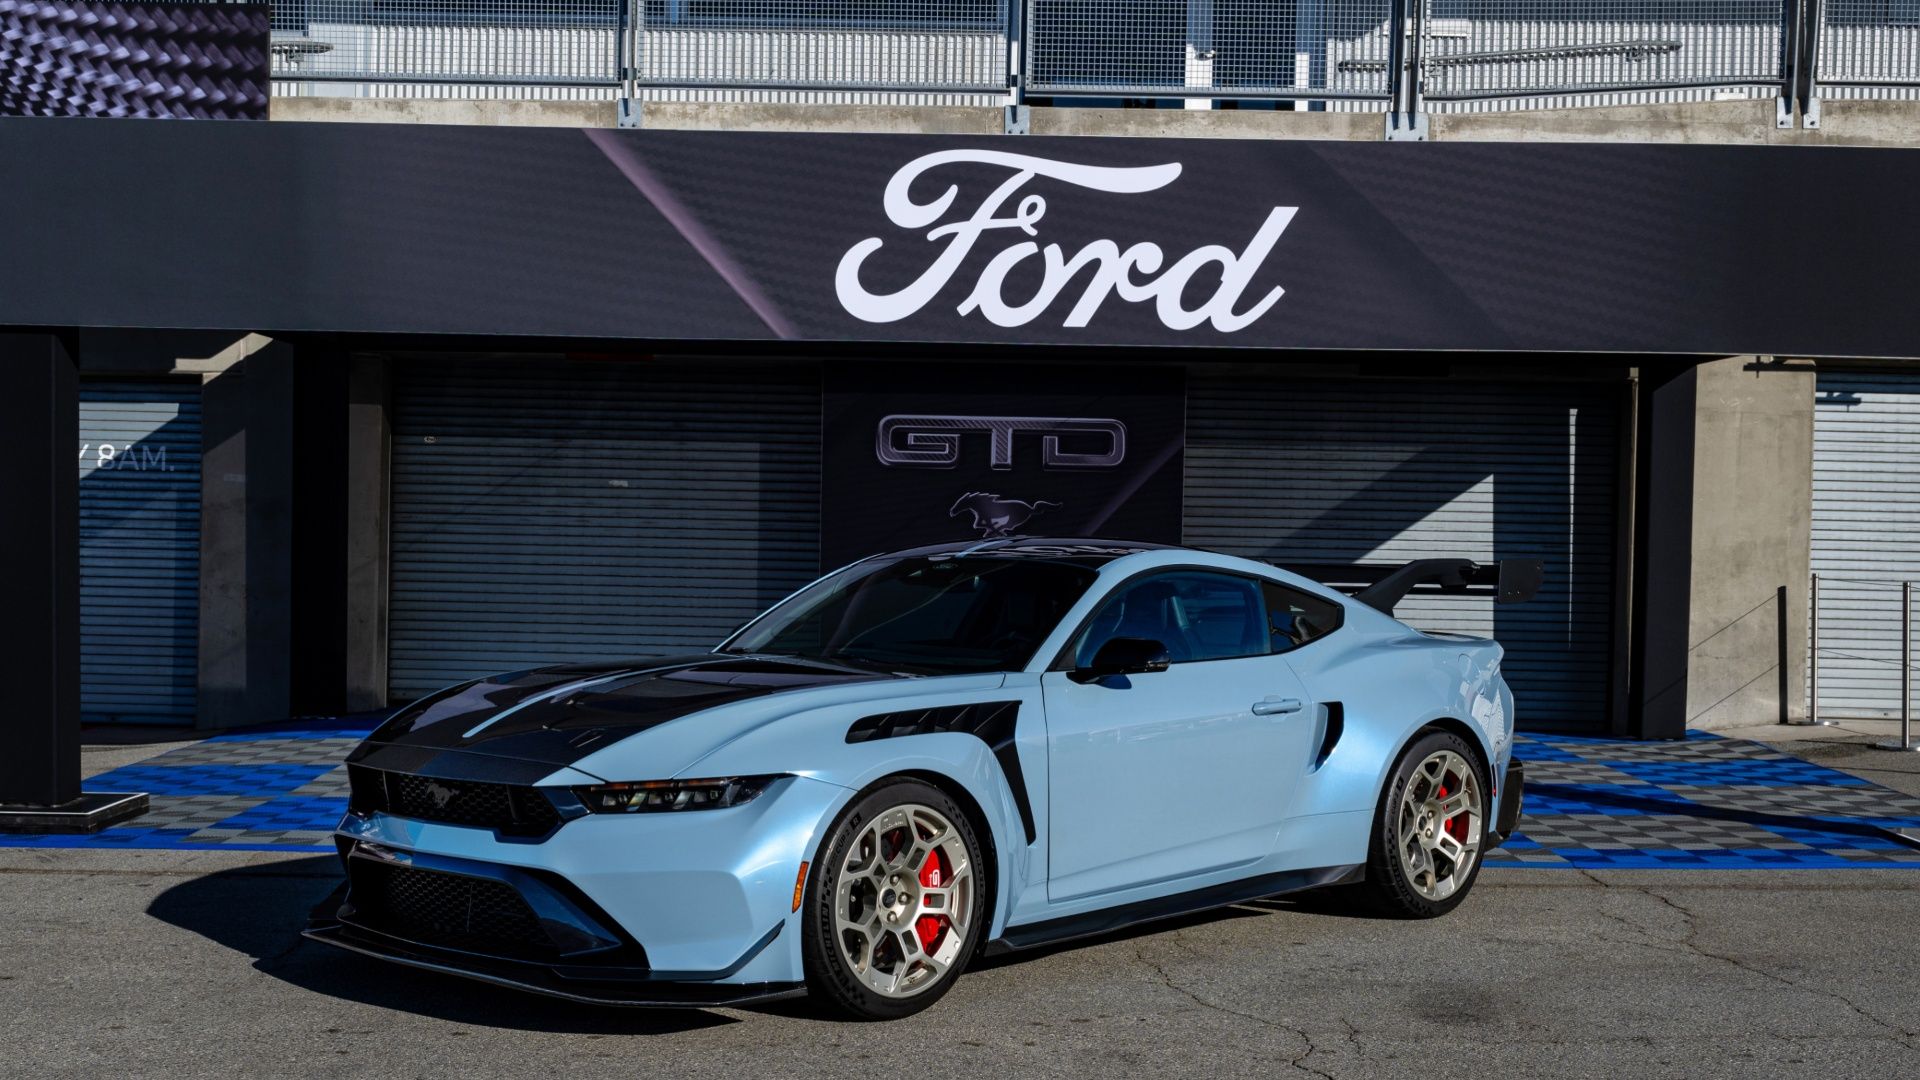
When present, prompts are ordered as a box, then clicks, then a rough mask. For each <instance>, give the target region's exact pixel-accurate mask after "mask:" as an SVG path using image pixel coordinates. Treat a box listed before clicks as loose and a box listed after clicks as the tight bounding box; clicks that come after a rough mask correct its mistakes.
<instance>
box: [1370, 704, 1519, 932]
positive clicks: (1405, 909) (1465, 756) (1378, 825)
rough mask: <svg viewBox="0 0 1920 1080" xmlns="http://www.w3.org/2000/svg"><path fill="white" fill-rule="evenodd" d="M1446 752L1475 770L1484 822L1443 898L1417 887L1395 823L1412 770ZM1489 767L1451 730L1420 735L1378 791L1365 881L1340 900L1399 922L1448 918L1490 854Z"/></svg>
mask: <svg viewBox="0 0 1920 1080" xmlns="http://www.w3.org/2000/svg"><path fill="white" fill-rule="evenodd" d="M1443 751H1450V752H1452V753H1453V754H1455V755H1457V756H1458V757H1459V759H1460V760H1462V761H1464V762H1465V763H1466V765H1467V767H1468V768H1470V769H1471V770H1472V771H1473V778H1474V781H1475V783H1477V784H1478V790H1479V798H1480V822H1479V824H1478V835H1477V837H1475V840H1476V843H1475V846H1474V847H1473V850H1472V856H1471V859H1469V860H1465V861H1466V862H1467V864H1468V865H1467V866H1466V869H1465V871H1464V873H1463V874H1461V875H1460V878H1459V881H1458V884H1457V885H1455V887H1454V888H1453V891H1452V892H1451V893H1450V894H1448V895H1446V896H1445V897H1442V898H1440V899H1433V898H1431V897H1428V896H1426V895H1423V894H1422V892H1421V889H1420V888H1419V887H1418V886H1417V885H1416V884H1415V883H1414V880H1413V877H1414V875H1413V873H1411V872H1410V871H1409V869H1408V858H1407V856H1406V854H1405V853H1404V852H1403V851H1401V850H1400V847H1399V845H1398V844H1396V843H1395V841H1394V837H1395V836H1396V834H1397V832H1398V829H1397V822H1398V817H1399V810H1400V806H1401V801H1402V798H1403V797H1404V796H1405V795H1406V792H1407V785H1408V784H1409V783H1412V782H1413V781H1414V772H1415V770H1416V769H1417V768H1418V767H1419V766H1420V764H1421V763H1422V762H1425V761H1427V760H1428V759H1429V758H1431V757H1432V756H1433V755H1435V754H1438V753H1441V752H1443ZM1489 790H1490V789H1489V787H1488V784H1487V766H1486V764H1485V762H1483V761H1481V760H1480V751H1479V750H1478V748H1476V747H1475V746H1473V745H1472V744H1471V743H1469V742H1468V741H1467V740H1466V739H1464V738H1461V737H1460V736H1458V735H1455V734H1453V733H1452V732H1450V731H1441V730H1437V729H1435V730H1428V731H1426V732H1424V733H1422V734H1421V735H1419V736H1417V737H1416V738H1415V739H1414V740H1413V742H1412V743H1410V744H1409V745H1408V746H1407V748H1406V750H1405V751H1403V752H1402V753H1401V755H1400V760H1398V761H1396V762H1394V766H1393V771H1392V772H1391V773H1389V774H1388V776H1387V783H1386V787H1385V788H1384V789H1383V790H1382V791H1381V793H1380V803H1379V805H1378V806H1377V807H1375V808H1374V815H1373V835H1372V838H1371V839H1370V840H1369V842H1368V844H1367V877H1366V880H1365V881H1362V882H1360V883H1359V884H1357V885H1352V886H1349V887H1348V888H1347V889H1345V890H1342V892H1343V895H1342V897H1341V898H1342V899H1345V900H1351V901H1352V902H1354V903H1355V904H1356V905H1357V906H1359V907H1362V908H1365V909H1366V910H1368V911H1371V912H1373V913H1375V914H1378V915H1385V916H1388V917H1390V918H1400V919H1432V918H1437V917H1438V916H1441V915H1445V914H1446V913H1447V912H1449V911H1452V910H1453V909H1454V908H1456V907H1459V906H1460V902H1461V901H1463V900H1465V899H1466V898H1467V893H1468V892H1469V891H1471V890H1472V888H1473V883H1474V881H1475V880H1477V879H1478V878H1479V876H1480V864H1481V862H1482V861H1483V859H1484V858H1485V855H1486V841H1487V829H1488V827H1489V826H1490V824H1491V822H1492V816H1493V813H1494V808H1493V807H1491V806H1489V805H1488V804H1487V798H1486V793H1487V792H1488V791H1489Z"/></svg>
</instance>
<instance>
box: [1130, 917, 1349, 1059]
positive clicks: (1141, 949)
mask: <svg viewBox="0 0 1920 1080" xmlns="http://www.w3.org/2000/svg"><path fill="white" fill-rule="evenodd" d="M1166 940H1167V941H1169V942H1171V943H1173V944H1176V945H1178V946H1179V947H1180V948H1182V949H1184V950H1186V951H1187V953H1188V954H1189V955H1192V956H1196V957H1197V956H1198V955H1199V954H1198V953H1197V952H1195V951H1194V950H1193V948H1192V947H1191V946H1189V945H1188V944H1187V943H1186V941H1185V940H1183V939H1182V937H1181V933H1180V931H1178V930H1176V931H1174V932H1173V933H1172V934H1170V935H1167V937H1166ZM1133 958H1134V959H1135V960H1136V961H1138V962H1139V963H1141V964H1143V965H1145V966H1146V967H1147V968H1149V969H1150V970H1152V971H1153V973H1154V974H1155V975H1158V976H1159V977H1160V982H1161V984H1162V985H1164V986H1166V988H1167V989H1169V990H1172V991H1173V992H1175V993H1177V994H1180V995H1181V996H1183V997H1185V998H1186V999H1187V1000H1189V1001H1191V1002H1193V1003H1194V1004H1195V1005H1198V1006H1200V1007H1201V1008H1203V1009H1208V1010H1211V1011H1213V1012H1217V1013H1222V1014H1225V1015H1227V1016H1233V1017H1238V1018H1239V1019H1242V1020H1251V1021H1253V1022H1254V1023H1256V1024H1259V1025H1261V1026H1262V1027H1267V1028H1272V1029H1273V1030H1275V1031H1279V1032H1284V1033H1285V1034H1288V1035H1292V1036H1294V1037H1295V1038H1297V1039H1299V1040H1301V1041H1302V1042H1304V1043H1306V1044H1307V1049H1306V1051H1305V1052H1304V1053H1302V1054H1299V1055H1298V1056H1296V1057H1294V1058H1293V1060H1291V1061H1289V1062H1287V1064H1288V1065H1291V1066H1292V1067H1293V1068H1294V1069H1296V1070H1298V1071H1300V1072H1303V1073H1307V1074H1308V1075H1310V1076H1318V1077H1320V1078H1321V1080H1336V1078H1335V1077H1334V1075H1333V1074H1332V1073H1330V1072H1326V1071H1324V1070H1321V1069H1316V1068H1314V1067H1313V1066H1311V1065H1308V1064H1307V1063H1306V1062H1307V1059H1308V1058H1311V1057H1312V1056H1313V1055H1315V1054H1317V1053H1320V1045H1319V1043H1317V1042H1316V1041H1315V1040H1314V1037H1313V1036H1312V1034H1310V1033H1308V1032H1307V1031H1305V1030H1303V1029H1301V1028H1295V1027H1288V1026H1287V1025H1285V1024H1282V1023H1279V1022H1278V1021H1274V1020H1269V1019H1268V1018H1266V1017H1264V1016H1258V1015H1255V1014H1253V1013H1249V1012H1241V1011H1240V1010H1238V1009H1230V1008H1228V1007H1227V1006H1225V1005H1222V1004H1220V1003H1219V1002H1217V1001H1211V1000H1208V999H1207V998H1204V997H1202V996H1200V994H1198V993H1197V992H1195V991H1194V990H1192V989H1190V988H1189V987H1186V986H1182V985H1181V984H1180V983H1179V982H1176V981H1175V980H1174V977H1173V973H1172V972H1169V971H1168V970H1167V969H1166V967H1165V966H1164V965H1162V964H1161V963H1160V962H1159V961H1157V960H1154V959H1152V958H1151V957H1149V956H1147V952H1146V947H1145V946H1143V945H1136V946H1134V949H1133ZM1340 1022H1341V1023H1342V1024H1343V1025H1345V1026H1346V1028H1347V1031H1348V1035H1347V1037H1348V1039H1349V1040H1351V1039H1352V1038H1353V1037H1354V1034H1355V1033H1354V1031H1353V1025H1352V1024H1349V1023H1347V1021H1346V1020H1345V1019H1342V1020H1341V1021H1340Z"/></svg>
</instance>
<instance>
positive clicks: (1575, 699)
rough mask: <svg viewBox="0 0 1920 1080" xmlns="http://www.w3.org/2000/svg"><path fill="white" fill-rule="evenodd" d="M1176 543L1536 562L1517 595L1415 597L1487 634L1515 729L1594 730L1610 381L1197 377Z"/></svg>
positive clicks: (1380, 558)
mask: <svg viewBox="0 0 1920 1080" xmlns="http://www.w3.org/2000/svg"><path fill="white" fill-rule="evenodd" d="M1189 387H1190V389H1189V393H1188V403H1187V456H1186V525H1185V535H1186V541H1187V543H1189V544H1191V545H1194V546H1197V547H1202V548H1210V549H1213V550H1217V551H1225V552H1230V553H1233V554H1237V555H1245V556H1250V557H1253V558H1257V559H1266V560H1270V561H1274V562H1280V563H1283V564H1284V563H1285V562H1287V561H1289V560H1292V561H1296V562H1398V561H1404V560H1408V559H1417V558H1429V557H1438V556H1463V557H1466V558H1471V559H1476V560H1483V561H1484V560H1488V559H1497V558H1533V557H1537V558H1541V559H1543V560H1545V567H1546V582H1545V585H1544V587H1543V588H1542V590H1541V593H1540V595H1539V597H1537V598H1536V599H1535V600H1533V601H1531V602H1529V603H1524V604H1503V605H1495V604H1494V603H1493V602H1492V600H1491V598H1478V597H1472V598H1469V597H1453V598H1409V599H1408V600H1406V601H1405V602H1403V603H1402V604H1401V605H1400V607H1399V609H1398V612H1397V614H1398V615H1399V616H1400V617H1401V618H1402V619H1405V620H1406V621H1408V622H1410V623H1412V624H1413V625H1415V626H1418V627H1420V628H1422V629H1428V630H1446V631H1455V632H1460V633H1467V634H1475V635H1480V636H1486V637H1492V638H1495V639H1496V640H1498V641H1499V642H1500V643H1501V644H1502V645H1503V646H1505V647H1506V655H1507V658H1506V661H1505V671H1506V676H1507V680H1508V682H1509V683H1511V684H1512V686H1513V689H1514V694H1515V698H1516V708H1517V711H1518V714H1519V715H1518V720H1519V722H1520V724H1521V725H1522V726H1525V727H1534V728H1551V729H1563V730H1564V729H1598V728H1602V727H1604V725H1605V724H1606V722H1607V718H1608V695H1607V691H1608V683H1609V679H1608V673H1609V670H1610V667H1611V660H1612V641H1613V597H1614V584H1613V583H1614V539H1615V533H1614V530H1615V517H1616V504H1615V488H1616V485H1617V477H1616V458H1617V456H1618V446H1617V439H1618V435H1619V430H1618V425H1619V418H1618V411H1619V409H1618V404H1617V402H1618V400H1619V396H1620V391H1619V389H1618V388H1617V387H1603V386H1581V385H1577V384H1552V385H1533V386H1527V385H1521V386H1513V385H1493V384H1466V383H1453V382H1447V383H1440V382H1436V383H1409V382H1399V381H1391V382H1363V381H1353V382H1311V381H1302V380H1285V379H1279V378H1272V377H1258V378H1248V377H1241V376H1234V375H1207V376H1202V375H1197V374H1196V375H1195V376H1194V377H1192V378H1191V380H1190V382H1189Z"/></svg>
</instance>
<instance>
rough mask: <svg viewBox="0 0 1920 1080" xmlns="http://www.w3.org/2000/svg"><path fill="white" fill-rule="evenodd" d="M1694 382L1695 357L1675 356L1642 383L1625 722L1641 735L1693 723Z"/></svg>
mask: <svg viewBox="0 0 1920 1080" xmlns="http://www.w3.org/2000/svg"><path fill="white" fill-rule="evenodd" d="M1695 387H1696V382H1695V374H1694V366H1693V364H1692V362H1691V361H1670V362H1662V363H1650V364H1646V365H1642V367H1641V368H1640V377H1639V382H1638V386H1637V388H1636V395H1637V399H1636V401H1635V406H1634V411H1635V423H1634V499H1633V533H1634V536H1633V582H1632V595H1633V619H1632V627H1631V633H1630V637H1631V641H1630V644H1629V650H1628V651H1629V667H1630V670H1629V674H1628V693H1627V698H1628V701H1627V723H1628V728H1629V732H1630V733H1631V734H1634V735H1637V736H1639V737H1640V738H1643V739H1678V738H1680V737H1682V736H1683V735H1684V734H1685V733H1686V728H1687V713H1686V706H1687V624H1688V616H1687V609H1688V605H1689V602H1690V599H1689V598H1690V590H1691V581H1692V576H1693V565H1692V562H1693V443H1694V438H1693V431H1694V402H1695Z"/></svg>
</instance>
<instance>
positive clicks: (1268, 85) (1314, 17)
mask: <svg viewBox="0 0 1920 1080" xmlns="http://www.w3.org/2000/svg"><path fill="white" fill-rule="evenodd" d="M1390 10H1391V4H1390V3H1389V0H1297V2H1295V3H1275V2H1273V0H1027V15H1026V34H1025V37H1026V43H1025V44H1026V54H1027V90H1028V92H1030V93H1034V94H1044V95H1052V96H1073V95H1078V96H1090V97H1269V98H1315V99H1327V98H1385V97H1386V95H1387V63H1388V42H1389V40H1390V38H1389V36H1388V29H1387V27H1388V23H1389V21H1390V14H1389V13H1390Z"/></svg>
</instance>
